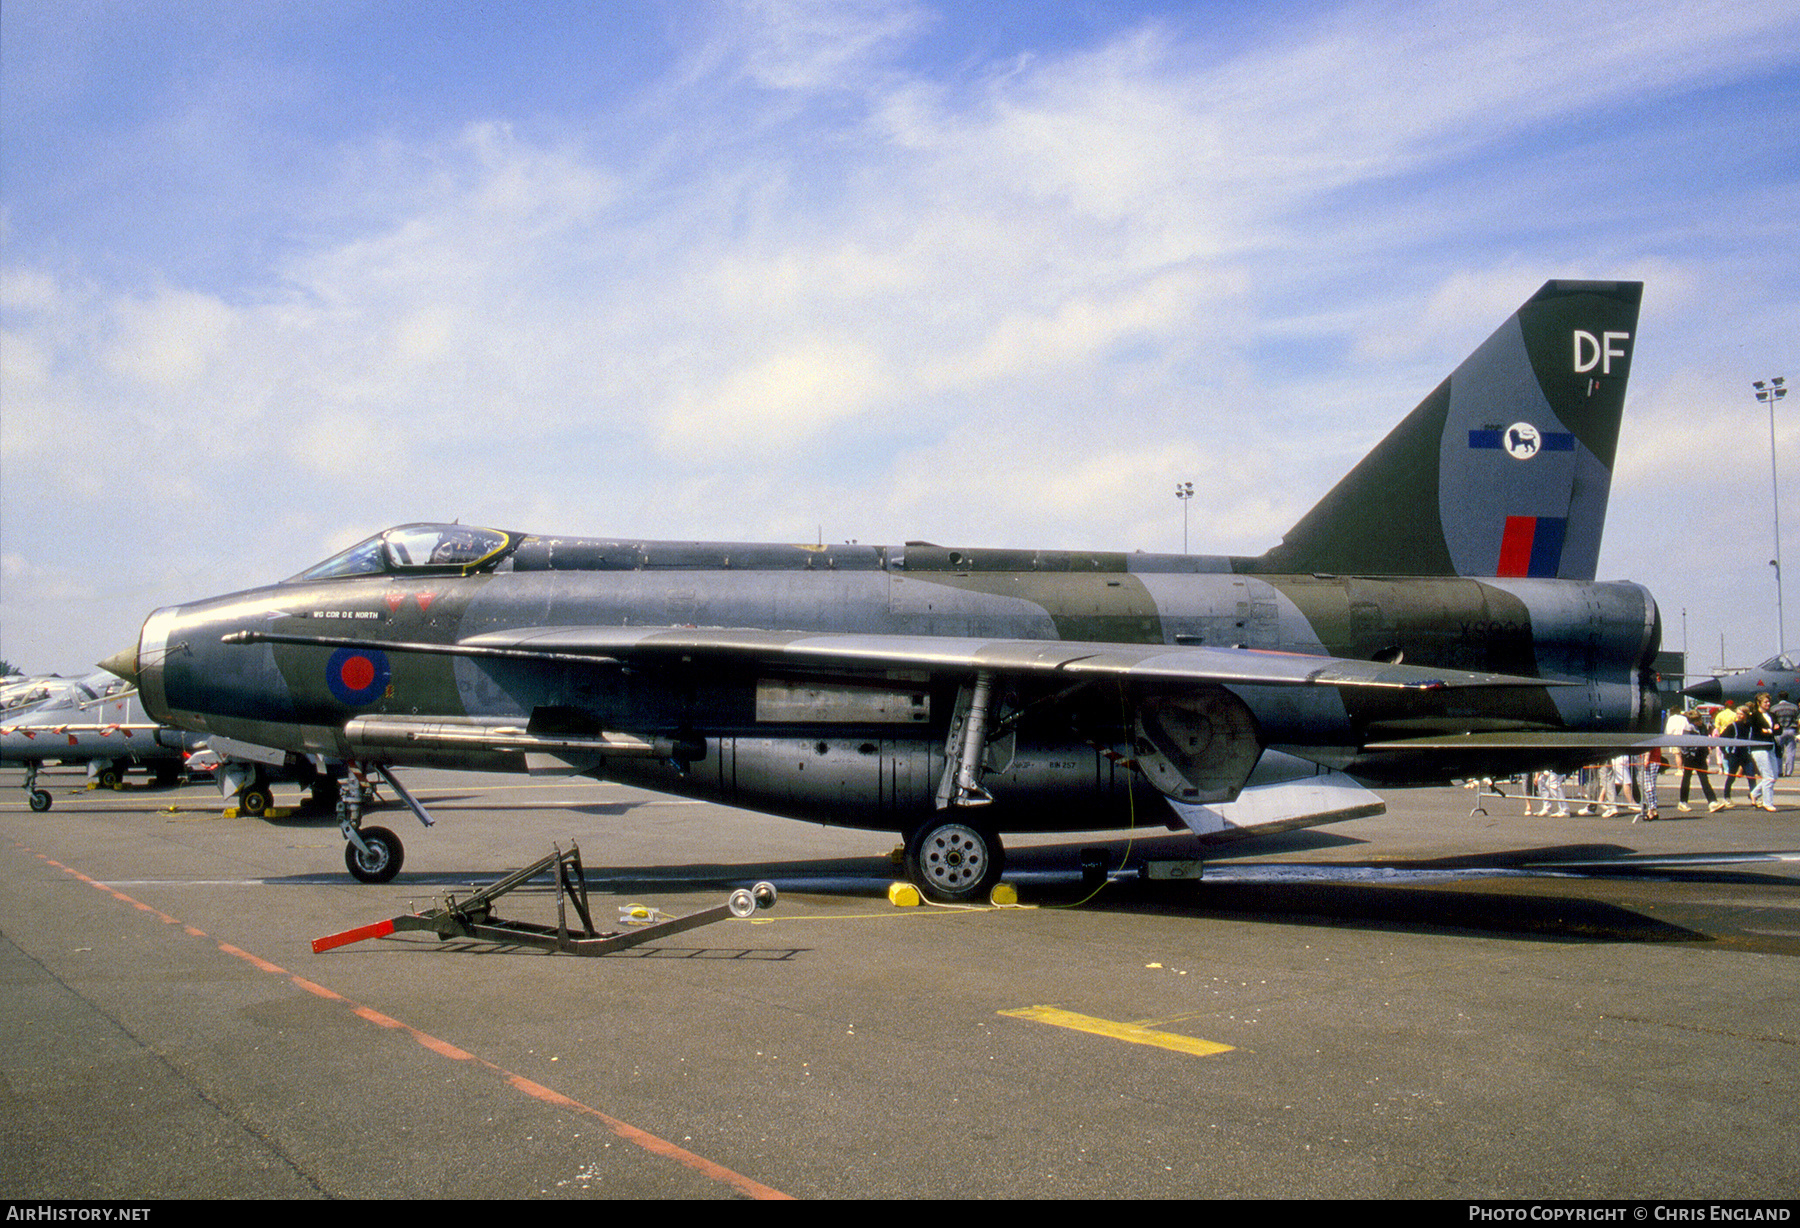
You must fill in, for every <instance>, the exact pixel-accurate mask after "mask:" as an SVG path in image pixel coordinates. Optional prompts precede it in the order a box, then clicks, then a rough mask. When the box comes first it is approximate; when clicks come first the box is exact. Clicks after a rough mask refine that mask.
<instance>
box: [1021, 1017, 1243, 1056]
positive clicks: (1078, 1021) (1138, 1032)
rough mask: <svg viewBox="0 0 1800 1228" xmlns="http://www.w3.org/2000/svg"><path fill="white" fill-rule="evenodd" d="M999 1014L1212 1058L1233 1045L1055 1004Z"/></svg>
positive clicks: (1226, 1051) (1228, 1049) (1228, 1051)
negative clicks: (1086, 1013) (1063, 1007)
mask: <svg viewBox="0 0 1800 1228" xmlns="http://www.w3.org/2000/svg"><path fill="white" fill-rule="evenodd" d="M998 1013H999V1014H1002V1015H1006V1016H1008V1017H1009V1018H1013V1019H1031V1020H1035V1021H1036V1022H1038V1023H1047V1024H1049V1025H1050V1026H1052V1027H1057V1028H1072V1029H1074V1030H1075V1031H1077V1032H1090V1033H1092V1034H1093V1035H1095V1036H1109V1037H1111V1038H1112V1039H1113V1040H1123V1041H1129V1042H1130V1043H1131V1044H1134V1045H1154V1046H1156V1047H1157V1048H1158V1049H1170V1050H1173V1051H1174V1052H1176V1053H1185V1054H1188V1055H1189V1056H1190V1057H1211V1056H1212V1055H1213V1054H1215V1053H1230V1052H1231V1050H1232V1049H1233V1048H1234V1046H1232V1045H1222V1044H1220V1043H1219V1042H1218V1041H1216V1040H1201V1039H1200V1038H1199V1037H1198V1036H1181V1035H1178V1034H1177V1033H1174V1032H1159V1031H1157V1030H1155V1029H1154V1028H1147V1027H1145V1026H1143V1025H1142V1024H1139V1023H1116V1022H1114V1021H1113V1020H1111V1019H1096V1018H1094V1017H1093V1016H1092V1015H1077V1014H1076V1013H1075V1012H1074V1011H1065V1010H1061V1009H1059V1008H1057V1007H1054V1006H1021V1007H1018V1008H1016V1009H1014V1010H1010V1011H1000V1012H998Z"/></svg>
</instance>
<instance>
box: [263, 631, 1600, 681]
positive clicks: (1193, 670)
mask: <svg viewBox="0 0 1800 1228" xmlns="http://www.w3.org/2000/svg"><path fill="white" fill-rule="evenodd" d="M227 640H228V641H229V642H231V643H240V644H254V643H270V644H301V645H311V646H315V647H321V648H372V649H381V650H382V651H385V652H419V653H428V654H435V655H449V656H467V657H474V658H482V657H486V658H491V659H503V660H514V661H517V660H541V661H559V662H565V663H574V662H586V663H590V664H609V663H621V662H623V661H626V660H654V659H659V658H660V659H679V658H683V657H715V658H719V659H721V660H740V661H746V662H752V661H753V662H767V663H778V664H784V665H802V666H803V665H812V666H821V667H837V668H853V669H854V668H863V669H879V668H886V669H929V670H946V671H953V672H957V673H966V674H975V673H994V674H1016V675H1054V676H1058V677H1064V678H1070V679H1082V680H1097V679H1102V678H1114V679H1118V680H1120V681H1132V682H1160V683H1193V684H1200V683H1211V684H1220V685H1230V686H1330V687H1370V688H1384V689H1394V690H1419V691H1425V690H1441V689H1445V688H1453V689H1463V688H1474V687H1544V686H1563V685H1571V684H1567V683H1562V682H1558V681H1556V680H1551V679H1544V678H1525V677H1519V676H1516V675H1510V674H1493V673H1475V672H1469V671H1464V670H1444V669H1436V668H1428V667H1422V666H1414V665H1389V664H1386V663H1383V662H1380V661H1360V660H1353V659H1349V658H1344V657H1326V656H1309V655H1306V654H1304V653H1288V652H1274V651H1269V650H1265V649H1255V648H1219V647H1204V646H1191V647H1190V646H1173V645H1166V644H1113V643H1099V642H1090V641H1076V640H1003V639H979V638H951V637H946V636H926V635H876V634H815V633H811V632H803V631H762V630H756V629H750V628H737V627H527V628H520V629H516V630H511V631H490V632H485V633H483V634H481V635H476V636H471V637H469V638H467V639H464V640H460V641H458V642H456V643H454V644H430V643H407V642H397V641H392V640H376V639H359V638H345V637H337V636H308V635H287V634H281V633H278V632H267V631H244V632H238V633H237V634H235V635H232V636H228V637H227Z"/></svg>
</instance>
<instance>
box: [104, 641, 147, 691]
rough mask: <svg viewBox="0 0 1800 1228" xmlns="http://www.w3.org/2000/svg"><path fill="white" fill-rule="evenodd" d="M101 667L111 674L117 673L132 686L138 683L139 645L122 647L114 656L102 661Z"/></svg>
mask: <svg viewBox="0 0 1800 1228" xmlns="http://www.w3.org/2000/svg"><path fill="white" fill-rule="evenodd" d="M100 668H101V669H103V670H105V671H106V672H107V673H109V674H117V675H118V676H119V677H121V678H123V679H124V680H125V681H127V682H129V683H131V685H132V686H136V685H138V653H137V645H136V644H133V645H132V646H131V647H129V648H121V649H120V650H119V651H118V652H115V653H113V655H112V656H110V657H108V658H106V660H104V661H102V662H100Z"/></svg>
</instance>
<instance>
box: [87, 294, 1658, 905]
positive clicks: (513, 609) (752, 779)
mask: <svg viewBox="0 0 1800 1228" xmlns="http://www.w3.org/2000/svg"><path fill="white" fill-rule="evenodd" d="M1641 293H1642V286H1641V285H1640V284H1639V283H1633V282H1550V283H1547V284H1546V285H1545V286H1544V287H1543V288H1542V289H1541V290H1540V291H1539V292H1538V293H1537V294H1536V295H1534V296H1533V297H1532V298H1531V299H1530V301H1528V302H1527V303H1526V304H1525V305H1524V306H1523V307H1521V308H1520V309H1519V311H1518V312H1517V313H1515V314H1514V315H1513V316H1512V317H1510V318H1509V319H1508V320H1507V321H1506V322H1505V323H1504V324H1503V325H1502V326H1501V327H1500V328H1499V329H1498V330H1497V331H1496V332H1495V333H1494V334H1493V336H1491V337H1490V338H1488V340H1487V341H1486V342H1484V343H1483V344H1482V345H1481V346H1480V347H1479V348H1478V349H1477V350H1476V351H1475V352H1474V353H1473V354H1471V355H1470V356H1469V358H1467V359H1466V360H1465V361H1464V362H1463V363H1462V364H1461V365H1460V366H1459V367H1458V368H1457V369H1456V371H1455V372H1454V373H1452V375H1451V376H1450V377H1449V378H1448V379H1446V380H1445V381H1444V382H1443V383H1442V384H1440V385H1439V386H1438V387H1437V388H1436V389H1435V390H1434V391H1433V392H1432V393H1431V394H1430V395H1429V396H1427V397H1426V398H1425V400H1424V401H1423V402H1422V403H1421V404H1420V405H1419V406H1418V407H1417V408H1416V409H1415V410H1414V411H1413V412H1412V413H1411V414H1410V415H1408V416H1407V418H1406V419H1405V420H1404V421H1403V422H1402V423H1401V424H1400V425H1399V427H1397V428H1396V429H1395V430H1394V432H1393V433H1392V434H1390V435H1389V436H1388V437H1387V438H1386V439H1384V440H1383V441H1382V442H1381V443H1380V444H1379V445H1377V447H1376V448H1375V449H1374V451H1373V452H1371V453H1370V454H1369V456H1367V457H1366V458H1365V459H1364V460H1363V461H1362V462H1361V463H1360V464H1359V465H1358V466H1357V467H1356V468H1355V469H1354V470H1353V471H1352V472H1351V473H1350V474H1349V475H1348V476H1347V477H1346V478H1345V479H1344V480H1343V481H1342V482H1340V483H1339V484H1338V485H1337V486H1336V487H1335V488H1333V489H1332V491H1331V492H1330V493H1328V494H1327V495H1326V496H1325V497H1324V499H1322V500H1321V501H1320V502H1319V504H1318V505H1317V506H1316V507H1315V508H1314V509H1313V510H1312V511H1311V512H1309V513H1308V514H1307V515H1306V516H1305V517H1304V518H1303V519H1302V520H1301V521H1300V523H1299V524H1297V525H1296V526H1295V527H1294V529H1293V530H1291V531H1290V532H1289V533H1288V534H1287V535H1286V536H1285V537H1284V539H1283V541H1282V543H1281V544H1280V545H1278V546H1276V547H1275V548H1274V549H1272V550H1270V551H1268V552H1267V553H1265V554H1263V555H1261V556H1258V557H1254V558H1235V557H1234V558H1226V557H1208V556H1192V555H1185V554H1184V555H1151V554H1124V553H1100V552H1081V551H1033V550H986V549H967V548H947V547H942V546H937V545H933V544H930V543H926V542H908V543H906V544H905V545H903V546H887V547H873V546H857V545H846V546H817V547H813V546H784V545H758V544H719V543H681V542H641V541H613V540H602V539H593V538H568V537H550V536H534V535H526V534H521V533H514V532H507V531H500V530H493V529H482V528H474V527H469V526H461V525H441V524H435V525H434V524H421V525H407V526H403V527H400V528H396V529H391V530H389V531H387V532H385V533H382V534H379V535H377V536H375V537H371V538H369V539H368V540H366V541H364V542H362V543H360V544H358V545H356V546H353V547H351V548H350V549H348V550H346V551H344V552H343V553H341V554H338V555H336V556H334V557H332V558H330V559H327V560H325V561H324V562H322V563H320V564H318V565H317V566H314V567H312V568H309V569H308V570H307V571H305V572H302V573H301V574H300V575H297V576H295V577H293V578H292V579H290V580H287V581H284V582H282V583H279V584H276V585H273V586H270V587H266V588H261V589H255V590H252V591H249V592H244V593H238V594H234V595H231V596H227V597H222V598H217V599H214V600H211V601H204V602H199V603H195V604H192V605H186V606H179V607H173V608H169V609H163V610H159V611H157V612H155V613H154V614H152V615H151V616H150V618H149V619H148V620H147V621H146V622H145V625H144V628H143V632H142V634H141V636H140V639H139V643H138V645H137V646H136V648H135V651H127V652H126V653H122V654H120V655H119V656H118V657H116V658H114V659H113V660H112V661H110V662H108V666H109V667H110V668H114V669H117V670H118V671H120V672H121V673H124V674H126V675H128V676H131V677H134V678H137V679H140V680H141V683H142V688H143V693H144V695H145V699H146V703H147V705H148V706H149V709H150V711H151V712H152V713H153V714H154V715H155V716H157V717H158V718H159V719H164V720H168V721H170V722H172V723H175V724H177V725H179V726H181V727H183V728H187V729H193V730H207V731H211V732H214V733H222V734H226V735H229V736H231V737H234V738H241V739H244V740H245V741H248V742H253V743H256V744H258V745H263V746H269V747H276V748H281V749H285V750H287V751H290V752H294V753H302V754H307V753H310V754H319V755H325V756H330V757H332V758H336V759H341V760H345V761H349V762H355V763H361V764H364V765H369V766H373V767H376V768H378V769H385V767H387V766H393V765H401V766H405V765H419V766H455V767H465V768H480V769H492V770H503V771H562V772H582V773H587V774H590V775H594V776H597V777H605V778H608V779H615V780H620V781H626V782H630V783H633V784H638V785H643V786H646V787H649V788H652V789H659V790H663V791H666V792H670V793H675V794H680V795H685V796H690V797H699V798H706V799H710V800H717V801H721V802H725V803H728V804H732V805H737V806H743V807H747V808H750V809H755V810H762V811H765V812H768V813H773V814H780V815H787V816H791V817H796V818H805V819H810V820H816V821H820V822H826V823H834V824H842V825H848V826H859V827H868V828H873V829H882V830H893V831H898V832H901V833H903V834H904V835H905V837H906V842H907V867H908V873H909V875H910V876H911V877H912V878H913V879H914V881H915V882H917V883H919V884H920V885H921V886H922V887H923V888H924V889H925V890H926V891H927V892H928V893H929V894H931V895H933V896H934V897H936V898H939V899H967V898H972V897H975V896H977V895H979V894H980V893H982V892H984V891H985V890H986V888H987V887H988V886H989V885H990V884H991V883H992V882H994V881H995V879H997V878H998V876H999V874H1000V871H1001V869H1002V866H1003V861H1004V852H1003V849H1002V846H1001V842H1000V834H1001V833H1002V832H1005V831H1019V830H1037V831H1046V830H1085V829H1092V828H1099V827H1113V826H1118V827H1123V826H1130V825H1140V824H1157V825H1162V824H1167V825H1170V826H1179V825H1186V826H1187V827H1189V828H1190V829H1191V830H1193V831H1194V832H1195V833H1196V834H1197V835H1199V836H1200V837H1201V838H1202V839H1203V840H1214V839H1226V838H1232V837H1235V836H1240V835H1243V834H1246V833H1248V832H1251V831H1267V830H1272V829H1280V828H1283V827H1291V826H1300V825H1304V824H1308V823H1317V822H1325V821H1330V820H1332V819H1336V818H1343V817H1347V816H1351V815H1355V814H1367V813H1373V812H1378V811H1379V809H1380V807H1381V803H1380V801H1379V799H1377V798H1375V797H1374V795H1373V794H1371V793H1369V792H1368V791H1367V790H1366V789H1365V788H1364V787H1363V785H1364V784H1365V783H1408V782H1424V781H1437V780H1443V779H1448V778H1453V777H1459V776H1468V775H1488V774H1493V775H1498V774H1503V773H1511V772H1514V771H1519V770H1526V769H1535V768H1540V767H1551V766H1555V767H1559V768H1563V769H1569V768H1573V767H1575V766H1578V765H1580V764H1582V763H1585V762H1588V761H1591V760H1593V759H1595V758H1596V757H1599V756H1600V755H1603V754H1606V753H1617V751H1618V749H1619V748H1622V747H1628V746H1632V745H1642V744H1648V742H1650V741H1652V740H1653V739H1652V738H1651V737H1650V735H1651V734H1653V733H1654V731H1655V730H1656V729H1658V728H1659V727H1660V722H1659V721H1658V715H1659V714H1658V711H1657V703H1656V695H1655V691H1654V689H1653V678H1652V676H1651V675H1650V672H1649V671H1650V666H1651V662H1652V658H1653V657H1654V655H1655V653H1656V650H1657V647H1658V644H1659V641H1660V637H1661V625H1660V618H1659V616H1658V613H1657V609H1656V604H1655V602H1654V601H1653V600H1652V599H1651V597H1650V595H1649V593H1648V592H1646V591H1645V590H1644V589H1643V588H1641V587H1640V586H1638V585H1636V584H1631V583H1625V582H1614V583H1596V582H1595V580H1594V571H1595V563H1596V560H1597V558H1598V554H1599V548H1600V538H1601V531H1602V528H1603V525H1604V521H1605V512H1606V501H1607V495H1608V492H1609V488H1610V483H1611V470H1612V461H1613V454H1614V448H1615V445H1616V442H1617V437H1618V429H1619V421H1620V415H1621V412H1622V408H1623V403H1624V395H1625V385H1626V379H1627V375H1628V373H1629V366H1630V361H1631V357H1630V356H1631V349H1632V342H1633V335H1634V333H1635V331H1636V321H1637V313H1638V304H1639V300H1640V297H1641ZM390 779H391V777H390ZM402 796H403V798H404V797H405V795H404V793H402ZM409 804H413V806H414V809H415V811H418V813H419V814H420V816H421V817H422V818H423V817H424V815H423V811H422V810H420V809H419V808H418V807H417V805H416V803H409ZM344 831H345V835H346V838H347V841H348V846H347V848H346V851H345V859H346V864H347V865H348V866H349V868H350V870H351V872H352V873H353V874H355V875H357V876H358V877H360V878H365V879H369V880H378V881H379V880H385V879H386V878H390V877H392V875H393V874H394V873H395V872H396V871H397V869H398V868H399V864H400V861H401V857H402V851H401V847H400V844H399V841H398V840H397V838H395V837H394V835H393V833H391V832H389V831H386V830H384V829H381V828H363V827H361V826H360V813H359V811H358V810H357V808H356V807H355V805H354V804H353V803H352V804H349V805H347V807H346V819H345V823H344Z"/></svg>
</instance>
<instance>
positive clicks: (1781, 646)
mask: <svg viewBox="0 0 1800 1228" xmlns="http://www.w3.org/2000/svg"><path fill="white" fill-rule="evenodd" d="M1750 386H1751V387H1752V388H1754V389H1756V399H1757V400H1758V401H1761V402H1762V403H1763V404H1765V405H1767V406H1768V407H1769V490H1770V493H1771V494H1772V495H1773V496H1774V500H1775V504H1774V506H1775V557H1774V558H1772V559H1770V560H1769V566H1771V567H1773V568H1774V569H1775V651H1776V652H1778V653H1780V654H1781V655H1783V656H1786V655H1787V616H1786V613H1785V612H1784V610H1783V608H1782V600H1781V481H1780V479H1779V477H1778V476H1777V474H1776V469H1775V403H1776V402H1777V401H1779V400H1781V398H1782V397H1785V396H1786V395H1787V391H1788V390H1787V377H1785V376H1781V375H1777V376H1775V377H1774V378H1773V379H1771V380H1767V381H1764V380H1756V381H1754V382H1752V383H1751V385H1750Z"/></svg>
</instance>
